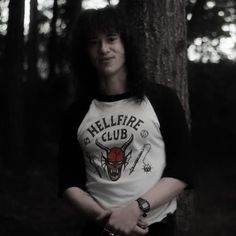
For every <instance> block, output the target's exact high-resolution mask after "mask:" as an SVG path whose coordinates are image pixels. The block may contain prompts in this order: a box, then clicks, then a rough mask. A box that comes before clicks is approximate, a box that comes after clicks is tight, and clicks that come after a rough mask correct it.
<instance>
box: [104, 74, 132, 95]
mask: <svg viewBox="0 0 236 236" xmlns="http://www.w3.org/2000/svg"><path fill="white" fill-rule="evenodd" d="M100 91H101V93H102V94H104V95H118V94H122V93H125V92H127V91H128V86H127V75H126V72H125V71H121V72H120V73H119V74H116V75H109V76H101V77H100Z"/></svg>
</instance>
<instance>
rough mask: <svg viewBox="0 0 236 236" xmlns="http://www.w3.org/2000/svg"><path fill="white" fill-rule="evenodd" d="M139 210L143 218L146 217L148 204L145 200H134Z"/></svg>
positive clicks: (148, 209) (148, 208)
mask: <svg viewBox="0 0 236 236" xmlns="http://www.w3.org/2000/svg"><path fill="white" fill-rule="evenodd" d="M136 201H137V202H138V206H139V208H140V210H141V211H142V212H143V217H146V216H147V213H148V212H149V211H150V204H149V202H148V201H147V200H146V199H143V198H141V197H140V198H138V199H136Z"/></svg>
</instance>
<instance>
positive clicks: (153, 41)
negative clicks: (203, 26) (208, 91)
mask: <svg viewBox="0 0 236 236" xmlns="http://www.w3.org/2000/svg"><path fill="white" fill-rule="evenodd" d="M185 2H186V1H185V0H175V1H173V0H158V1H156V0H146V1H143V0H129V1H125V0H121V1H120V7H121V8H122V9H124V10H125V11H126V13H127V15H128V16H129V17H130V19H129V20H128V22H130V24H131V26H132V27H133V28H136V30H137V31H138V37H139V38H138V40H139V41H140V45H143V47H144V52H145V54H144V56H145V65H144V66H145V69H146V74H147V78H149V79H150V80H152V81H155V82H158V83H160V84H164V85H167V86H169V87H172V88H173V89H174V90H175V91H176V92H177V94H178V96H179V98H180V100H181V102H182V105H183V107H184V109H185V111H186V117H187V119H188V121H189V123H190V111H189V102H188V98H189V96H188V81H187V53H186V52H187V37H186V36H187V35H186V21H185ZM179 204H180V210H179V211H178V212H177V216H178V217H177V220H178V226H179V229H180V230H181V231H182V232H181V235H185V234H186V235H187V234H188V233H189V232H190V226H191V225H190V220H189V219H190V218H192V217H193V212H194V211H193V194H192V193H189V192H186V193H184V194H182V195H181V196H180V200H179Z"/></svg>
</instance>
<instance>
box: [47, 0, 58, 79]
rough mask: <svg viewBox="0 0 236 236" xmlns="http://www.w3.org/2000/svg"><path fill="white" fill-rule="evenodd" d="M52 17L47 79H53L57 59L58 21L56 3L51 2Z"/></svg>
mask: <svg viewBox="0 0 236 236" xmlns="http://www.w3.org/2000/svg"><path fill="white" fill-rule="evenodd" d="M52 11H53V17H52V20H51V35H50V38H49V50H48V51H49V79H54V78H55V75H56V64H57V63H56V58H57V19H58V2H57V0H54V2H53V10H52Z"/></svg>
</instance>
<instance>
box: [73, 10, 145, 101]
mask: <svg viewBox="0 0 236 236" xmlns="http://www.w3.org/2000/svg"><path fill="white" fill-rule="evenodd" d="M131 28H132V27H128V24H127V21H126V16H125V14H123V12H122V11H121V10H120V9H119V8H118V7H114V6H113V7H112V6H108V7H105V8H102V9H89V10H84V11H82V12H81V14H80V15H79V17H78V19H77V21H76V24H75V26H74V30H73V33H72V38H71V59H72V61H71V62H72V63H71V65H72V70H73V72H74V75H75V78H76V79H77V81H78V83H77V84H78V93H80V94H81V93H86V94H87V95H89V94H90V95H92V94H95V93H96V92H97V88H98V84H97V83H98V80H97V76H96V72H95V69H94V68H93V66H92V64H91V63H90V60H89V57H88V53H87V49H88V41H89V38H90V37H91V36H93V35H94V34H98V33H114V32H115V33H119V34H120V37H121V40H122V42H123V44H124V48H125V63H126V68H127V73H128V76H127V80H128V89H129V92H130V93H131V95H132V96H133V97H134V98H136V99H137V100H142V99H143V96H144V91H145V84H146V83H145V81H146V79H145V73H144V62H143V58H144V57H143V53H142V48H139V47H138V44H137V40H136V39H137V35H136V33H135V31H133V30H132V29H131Z"/></svg>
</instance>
